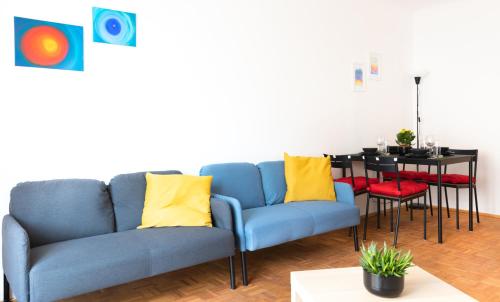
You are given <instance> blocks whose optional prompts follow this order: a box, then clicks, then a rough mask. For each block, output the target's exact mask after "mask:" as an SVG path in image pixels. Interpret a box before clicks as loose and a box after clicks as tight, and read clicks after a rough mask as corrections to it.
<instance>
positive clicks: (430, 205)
mask: <svg viewBox="0 0 500 302" xmlns="http://www.w3.org/2000/svg"><path fill="white" fill-rule="evenodd" d="M431 191H432V190H431V188H429V207H430V208H431V216H434V210H433V209H432V193H431Z"/></svg>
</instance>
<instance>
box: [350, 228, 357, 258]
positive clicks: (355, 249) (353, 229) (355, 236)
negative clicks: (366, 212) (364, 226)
mask: <svg viewBox="0 0 500 302" xmlns="http://www.w3.org/2000/svg"><path fill="white" fill-rule="evenodd" d="M351 229H352V234H353V236H352V237H354V251H356V252H358V251H359V243H358V226H357V225H355V226H353V227H352V228H351Z"/></svg>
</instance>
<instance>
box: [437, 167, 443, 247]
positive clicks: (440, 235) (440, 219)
mask: <svg viewBox="0 0 500 302" xmlns="http://www.w3.org/2000/svg"><path fill="white" fill-rule="evenodd" d="M437 178H438V179H437V199H438V243H443V212H442V210H443V206H442V200H441V197H442V196H441V195H442V194H441V162H438V164H437Z"/></svg>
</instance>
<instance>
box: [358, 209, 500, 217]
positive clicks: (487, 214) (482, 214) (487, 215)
mask: <svg viewBox="0 0 500 302" xmlns="http://www.w3.org/2000/svg"><path fill="white" fill-rule="evenodd" d="M432 208H433V209H434V210H437V206H433V207H432ZM443 209H444V210H445V211H446V206H443ZM387 210H388V211H390V210H389V209H387ZM416 211H420V209H419V210H416ZM455 211H456V209H454V208H450V212H453V213H455ZM458 211H459V212H460V213H464V214H468V213H469V210H464V209H459V210H458ZM380 212H381V213H382V214H383V213H384V209H383V208H381V209H380ZM373 216H377V212H372V213H368V217H373ZM479 216H482V217H490V218H497V219H500V215H498V214H491V213H484V212H479ZM364 217H365V215H364V214H363V215H361V218H364Z"/></svg>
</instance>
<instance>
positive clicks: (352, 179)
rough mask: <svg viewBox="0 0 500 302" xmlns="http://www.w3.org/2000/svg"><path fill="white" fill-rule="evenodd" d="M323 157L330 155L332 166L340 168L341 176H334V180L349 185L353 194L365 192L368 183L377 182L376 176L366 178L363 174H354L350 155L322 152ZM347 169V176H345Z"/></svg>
mask: <svg viewBox="0 0 500 302" xmlns="http://www.w3.org/2000/svg"><path fill="white" fill-rule="evenodd" d="M323 155H324V156H325V157H327V156H328V157H330V161H331V164H332V168H334V169H342V177H340V178H335V181H336V182H343V183H346V184H349V185H351V187H352V190H353V192H354V195H355V196H358V195H362V194H365V193H366V189H367V188H368V185H369V184H373V183H378V181H379V180H378V178H368V183H367V180H366V178H365V177H364V176H354V169H353V167H352V159H351V156H350V155H329V154H323ZM347 171H348V172H349V176H347Z"/></svg>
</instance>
